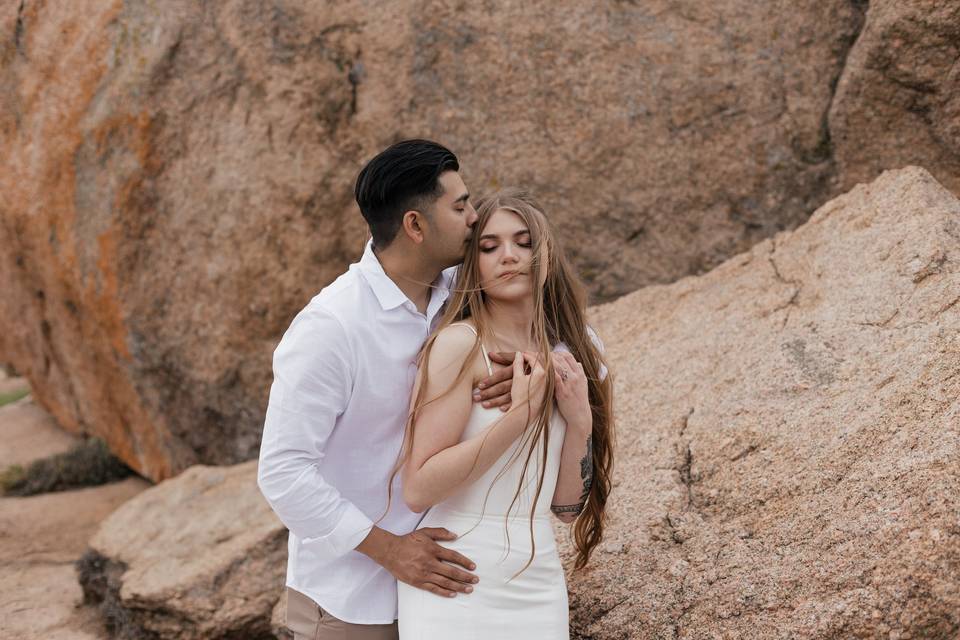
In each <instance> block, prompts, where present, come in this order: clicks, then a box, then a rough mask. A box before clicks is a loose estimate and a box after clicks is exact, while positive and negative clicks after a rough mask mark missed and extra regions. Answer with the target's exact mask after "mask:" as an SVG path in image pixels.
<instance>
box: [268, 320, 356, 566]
mask: <svg viewBox="0 0 960 640" xmlns="http://www.w3.org/2000/svg"><path fill="white" fill-rule="evenodd" d="M353 361H354V360H353V356H352V353H351V351H350V346H349V343H348V341H347V336H346V332H345V331H344V329H343V326H342V325H341V324H340V322H339V321H338V320H337V319H336V318H335V317H333V316H332V315H330V314H329V313H327V312H325V311H323V310H322V309H319V308H315V307H309V306H308V307H307V308H306V309H304V310H303V311H301V312H300V313H299V314H298V315H297V317H296V318H294V321H293V322H292V323H291V325H290V328H289V329H287V332H286V333H285V334H284V336H283V339H282V340H281V341H280V345H279V346H278V347H277V349H276V351H275V352H274V354H273V385H272V386H271V388H270V400H269V404H268V405H267V415H266V421H265V423H264V427H263V441H262V442H261V445H260V462H259V466H258V467H257V484H258V486H259V487H260V491H261V493H263V496H264V497H265V498H266V500H267V502H268V503H269V504H270V506H271V508H272V509H273V510H274V512H275V513H276V514H277V516H278V517H279V518H280V520H281V521H282V522H283V524H284V525H286V527H287V528H288V529H289V530H290V531H292V532H293V533H294V534H295V535H296V536H297V537H298V538H300V540H301V542H302V544H304V545H305V546H308V547H309V548H310V550H311V552H313V553H315V554H316V556H317V557H318V559H319V560H320V561H321V562H327V561H330V560H333V559H334V558H337V557H339V556H342V555H345V554H346V553H348V552H349V551H351V550H352V549H354V548H356V546H357V545H358V544H360V543H361V542H362V541H363V540H364V538H366V537H367V534H368V533H369V532H370V529H371V528H372V527H373V522H372V521H371V520H370V518H368V517H367V516H366V515H365V514H364V513H363V512H361V511H360V509H358V508H357V507H356V506H355V505H354V504H353V503H352V502H350V501H349V500H347V499H345V498H343V497H342V496H341V495H340V492H339V491H338V490H337V489H336V488H335V487H333V486H332V485H331V484H329V483H328V482H327V481H326V480H324V477H323V473H322V461H323V459H324V455H325V454H324V451H325V449H326V444H327V441H328V440H329V438H330V434H331V433H332V432H333V429H334V427H335V425H336V422H337V418H338V417H339V416H340V415H341V414H342V413H343V412H344V410H345V409H346V407H347V403H348V402H349V400H350V393H351V388H352V380H353Z"/></svg>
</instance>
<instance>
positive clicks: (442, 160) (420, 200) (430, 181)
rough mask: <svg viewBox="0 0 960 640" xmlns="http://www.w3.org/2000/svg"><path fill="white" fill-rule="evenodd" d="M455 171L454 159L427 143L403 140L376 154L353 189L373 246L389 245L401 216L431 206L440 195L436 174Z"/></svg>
mask: <svg viewBox="0 0 960 640" xmlns="http://www.w3.org/2000/svg"><path fill="white" fill-rule="evenodd" d="M459 170H460V163H459V162H458V161H457V156H455V155H453V152H452V151H450V149H447V148H446V147H444V146H443V145H441V144H437V143H436V142H431V141H430V140H404V141H402V142H398V143H396V144H394V145H392V146H390V147H389V148H387V149H386V150H384V151H381V152H380V153H379V154H377V156H376V157H374V158H373V160H371V161H370V162H368V163H367V166H365V167H364V168H363V169H362V170H361V171H360V175H358V176H357V184H356V187H355V188H354V195H355V196H356V198H357V204H358V205H360V213H362V214H363V218H364V220H366V221H367V225H368V226H369V227H370V233H371V235H373V246H374V247H376V248H377V249H384V248H386V247H387V246H388V245H389V244H390V243H391V242H393V239H394V238H395V237H396V235H397V231H399V229H400V223H401V222H402V220H403V214H404V213H406V212H407V211H410V210H411V209H412V210H417V211H423V210H424V209H426V208H429V207H430V206H431V205H433V203H434V202H436V200H437V198H439V197H440V195H441V194H442V193H443V188H442V187H441V186H440V180H439V178H440V175H441V174H443V173H444V172H447V171H459Z"/></svg>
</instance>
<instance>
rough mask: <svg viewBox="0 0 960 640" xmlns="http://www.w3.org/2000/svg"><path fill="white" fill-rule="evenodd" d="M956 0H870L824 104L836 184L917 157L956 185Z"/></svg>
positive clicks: (959, 173) (959, 39) (959, 158)
mask: <svg viewBox="0 0 960 640" xmlns="http://www.w3.org/2000/svg"><path fill="white" fill-rule="evenodd" d="M958 61H960V3H957V2H953V1H951V0H871V2H870V10H869V12H868V13H867V21H866V25H865V26H864V28H863V32H862V33H861V34H860V38H859V40H858V41H857V43H856V46H854V48H853V50H852V51H851V52H850V56H849V57H848V59H847V65H846V68H845V69H844V72H843V75H842V77H841V79H840V83H839V85H838V87H837V92H836V97H835V99H834V102H833V106H832V108H831V111H830V133H831V136H832V140H833V144H834V147H835V149H834V157H835V159H836V163H837V170H838V174H839V175H838V177H839V187H840V188H842V189H849V188H850V187H852V186H853V185H854V184H856V183H858V182H863V181H866V180H871V179H873V177H874V176H876V175H877V174H878V173H880V171H882V170H883V169H889V168H896V167H901V166H904V165H906V164H919V165H921V166H924V167H926V168H928V169H929V170H930V171H931V173H933V175H934V176H935V177H936V178H937V179H938V180H939V181H940V182H942V183H943V184H944V185H945V186H947V187H948V188H950V189H952V190H953V192H954V193H960V64H958Z"/></svg>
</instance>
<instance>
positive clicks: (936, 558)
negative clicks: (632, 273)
mask: <svg viewBox="0 0 960 640" xmlns="http://www.w3.org/2000/svg"><path fill="white" fill-rule="evenodd" d="M593 321H594V322H595V323H596V326H597V328H598V331H599V332H600V334H601V335H602V337H603V339H604V341H605V342H606V344H607V345H608V353H609V356H610V358H611V361H612V366H611V369H612V370H613V372H614V374H615V375H616V376H617V378H616V392H617V402H618V410H617V415H618V417H619V424H618V429H619V435H618V452H617V470H616V478H617V487H616V490H615V493H614V496H613V500H612V504H611V508H612V518H611V525H610V529H609V533H608V534H607V539H606V541H605V543H604V545H603V547H602V548H601V549H600V550H599V551H598V553H597V555H596V557H595V560H594V561H593V563H592V566H590V567H589V568H588V569H587V570H585V571H584V572H582V573H580V574H574V575H572V576H571V580H570V589H571V606H572V613H573V619H574V624H575V629H576V630H577V632H578V633H579V634H580V636H581V637H584V638H595V639H602V638H741V637H742V638H956V637H958V636H960V582H958V580H957V576H958V575H960V515H958V514H960V463H958V460H960V202H958V200H957V199H956V198H955V197H954V196H953V195H952V194H951V193H950V192H948V191H947V190H945V189H944V188H943V187H942V186H941V185H939V184H938V183H937V182H936V181H935V180H934V179H933V178H932V177H931V176H930V174H929V173H927V172H926V171H924V170H922V169H919V168H915V167H914V168H908V169H904V170H901V171H891V172H887V173H885V174H883V175H882V176H881V177H880V178H879V179H877V180H876V181H875V182H874V183H872V184H869V185H861V186H858V187H856V188H855V189H854V190H853V191H851V192H850V193H849V194H846V195H844V196H842V197H839V198H836V199H835V200H832V201H831V202H829V203H828V204H826V205H824V206H823V207H821V208H820V209H819V210H818V211H817V212H816V213H815V214H814V215H813V216H812V218H811V219H810V220H809V221H808V222H807V223H806V224H804V225H803V226H802V227H800V228H799V229H797V230H796V231H793V232H784V233H781V234H778V235H777V236H775V237H774V238H773V239H770V240H765V241H763V242H761V243H759V244H758V245H757V246H755V247H753V248H752V249H751V250H750V251H748V252H746V253H743V254H741V255H738V256H736V257H734V258H731V259H730V260H729V261H727V262H726V263H724V264H723V265H721V266H720V267H718V268H717V269H715V270H713V271H711V272H710V273H709V274H706V275H704V276H701V277H689V278H684V279H682V280H680V281H678V282H676V283H674V284H672V285H669V286H653V287H647V288H644V289H642V290H640V291H638V292H635V293H633V294H631V295H628V296H625V297H623V298H621V299H619V300H618V301H616V302H614V303H611V304H609V305H604V306H602V307H598V308H595V309H594V310H593Z"/></svg>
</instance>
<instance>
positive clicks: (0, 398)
mask: <svg viewBox="0 0 960 640" xmlns="http://www.w3.org/2000/svg"><path fill="white" fill-rule="evenodd" d="M28 395H30V387H24V388H23V389H16V390H15V391H7V392H5V393H0V407H2V406H3V405H5V404H10V403H11V402H16V401H17V400H19V399H21V398H26V397H27V396H28Z"/></svg>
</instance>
